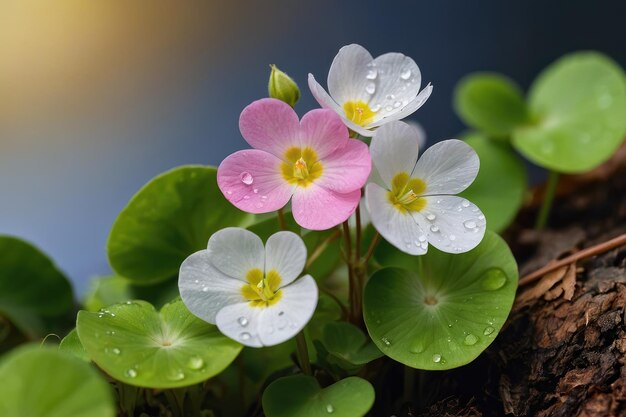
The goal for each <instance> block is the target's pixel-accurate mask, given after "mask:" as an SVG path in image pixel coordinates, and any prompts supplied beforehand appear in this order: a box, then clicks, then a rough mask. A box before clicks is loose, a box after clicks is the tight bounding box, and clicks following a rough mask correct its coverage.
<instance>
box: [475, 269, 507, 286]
mask: <svg viewBox="0 0 626 417" xmlns="http://www.w3.org/2000/svg"><path fill="white" fill-rule="evenodd" d="M505 283H506V274H505V273H504V271H503V270H501V269H500V268H490V269H488V270H487V272H485V277H484V278H483V280H482V282H481V287H483V289H485V290H488V291H495V290H499V289H500V288H502V287H503V286H504V284H505Z"/></svg>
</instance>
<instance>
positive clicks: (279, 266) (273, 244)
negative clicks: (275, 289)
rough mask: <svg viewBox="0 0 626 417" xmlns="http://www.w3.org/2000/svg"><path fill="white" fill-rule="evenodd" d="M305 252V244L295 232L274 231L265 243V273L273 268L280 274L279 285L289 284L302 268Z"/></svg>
mask: <svg viewBox="0 0 626 417" xmlns="http://www.w3.org/2000/svg"><path fill="white" fill-rule="evenodd" d="M306 252H307V251H306V246H305V245H304V242H303V241H302V238H301V237H300V236H298V235H297V234H295V233H292V232H278V233H274V234H273V235H272V236H270V237H269V239H267V243H266V244H265V273H266V274H267V273H268V272H269V271H271V270H272V269H274V270H276V272H278V274H279V275H280V278H281V281H280V286H281V287H284V286H286V285H289V284H290V283H291V282H292V281H293V280H294V279H296V278H298V276H300V273H301V272H302V271H303V270H304V264H305V263H306Z"/></svg>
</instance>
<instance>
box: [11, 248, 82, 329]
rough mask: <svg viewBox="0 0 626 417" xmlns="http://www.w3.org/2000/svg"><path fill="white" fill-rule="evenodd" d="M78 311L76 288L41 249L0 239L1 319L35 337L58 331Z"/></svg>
mask: <svg viewBox="0 0 626 417" xmlns="http://www.w3.org/2000/svg"><path fill="white" fill-rule="evenodd" d="M73 309H74V301H73V295H72V287H71V285H70V283H69V281H68V280H67V278H66V277H65V275H63V273H62V272H61V271H59V269H58V268H57V267H56V265H54V263H53V262H52V261H51V260H50V258H48V256H46V255H45V254H43V253H42V252H41V251H39V249H37V248H36V247H34V246H32V245H31V244H30V243H27V242H25V241H23V240H21V239H18V238H15V237H11V236H0V316H2V315H6V316H7V317H8V318H9V319H10V320H11V321H12V322H13V323H14V324H15V325H16V326H17V327H18V328H19V329H20V330H21V331H23V332H25V333H26V334H28V335H30V336H31V337H36V336H42V335H44V334H46V333H48V332H49V331H51V330H57V328H58V327H59V326H60V325H61V324H62V323H63V321H64V319H66V318H68V316H69V315H70V313H71V312H72V310H73Z"/></svg>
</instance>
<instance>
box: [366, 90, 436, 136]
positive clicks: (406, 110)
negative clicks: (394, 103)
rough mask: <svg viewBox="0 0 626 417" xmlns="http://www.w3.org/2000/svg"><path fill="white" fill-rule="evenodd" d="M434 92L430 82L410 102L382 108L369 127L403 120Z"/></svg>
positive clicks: (372, 127)
mask: <svg viewBox="0 0 626 417" xmlns="http://www.w3.org/2000/svg"><path fill="white" fill-rule="evenodd" d="M432 92H433V86H432V85H431V84H428V85H427V86H426V87H424V89H423V90H422V91H420V93H419V94H418V95H417V96H416V97H415V98H413V99H412V100H411V101H410V102H408V103H407V104H406V105H405V106H401V107H398V108H397V109H393V110H391V109H390V108H389V107H384V108H382V112H380V114H378V115H377V117H375V118H374V121H373V122H372V123H370V124H369V125H367V126H366V127H367V128H368V129H374V128H376V127H378V126H382V125H383V124H385V123H389V122H393V121H394V120H401V119H404V118H405V117H408V116H410V115H411V114H413V113H415V112H416V111H417V110H418V109H419V108H420V107H422V105H424V103H426V100H428V97H430V94H431V93H432ZM387 110H389V111H387Z"/></svg>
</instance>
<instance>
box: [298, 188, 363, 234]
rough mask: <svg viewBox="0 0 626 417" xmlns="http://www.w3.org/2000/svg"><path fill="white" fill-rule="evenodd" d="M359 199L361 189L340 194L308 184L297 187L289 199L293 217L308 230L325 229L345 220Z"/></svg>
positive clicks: (352, 211)
mask: <svg viewBox="0 0 626 417" xmlns="http://www.w3.org/2000/svg"><path fill="white" fill-rule="evenodd" d="M360 199H361V190H360V189H358V190H355V191H353V192H351V193H347V194H340V193H336V192H334V191H330V190H327V189H325V188H323V187H320V186H318V185H316V184H315V183H313V184H310V185H309V186H308V187H306V188H301V187H298V188H297V189H296V191H295V193H294V195H293V199H292V201H291V208H292V212H293V217H294V219H295V220H296V223H298V224H299V225H300V226H302V227H304V228H306V229H310V230H326V229H330V228H331V227H334V226H337V225H338V224H340V223H342V222H344V221H346V220H347V219H348V217H350V216H351V215H352V213H354V210H355V209H356V206H357V205H358V204H359V201H360Z"/></svg>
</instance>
